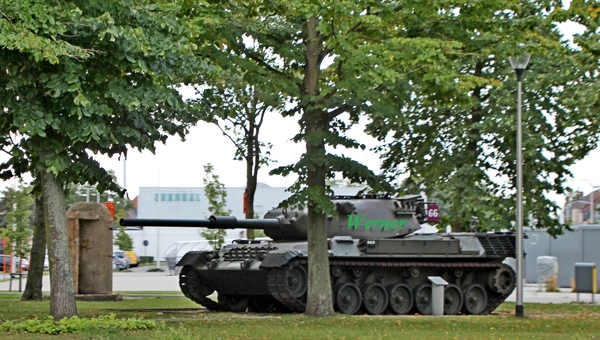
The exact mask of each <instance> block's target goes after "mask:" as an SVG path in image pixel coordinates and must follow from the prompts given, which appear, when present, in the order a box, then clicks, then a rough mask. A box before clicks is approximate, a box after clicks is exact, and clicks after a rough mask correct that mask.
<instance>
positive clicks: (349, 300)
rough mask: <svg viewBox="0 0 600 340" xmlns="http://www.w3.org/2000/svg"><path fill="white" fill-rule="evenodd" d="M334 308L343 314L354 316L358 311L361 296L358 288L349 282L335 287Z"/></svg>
mask: <svg viewBox="0 0 600 340" xmlns="http://www.w3.org/2000/svg"><path fill="white" fill-rule="evenodd" d="M334 292H335V307H336V309H337V310H338V311H340V312H341V313H344V314H350V315H352V314H356V312H358V310H359V309H360V305H361V302H362V294H361V292H360V289H358V287H357V286H356V285H355V284H353V283H350V282H346V283H342V284H340V285H338V286H336V287H335V289H334Z"/></svg>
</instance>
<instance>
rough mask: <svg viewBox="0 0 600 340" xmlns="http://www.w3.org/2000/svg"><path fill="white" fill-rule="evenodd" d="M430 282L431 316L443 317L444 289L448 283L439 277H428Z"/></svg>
mask: <svg viewBox="0 0 600 340" xmlns="http://www.w3.org/2000/svg"><path fill="white" fill-rule="evenodd" d="M427 279H429V281H430V282H431V315H444V287H445V286H447V285H448V282H447V281H446V280H444V279H443V278H441V277H439V276H428V277H427Z"/></svg>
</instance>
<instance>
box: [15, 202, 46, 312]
mask: <svg viewBox="0 0 600 340" xmlns="http://www.w3.org/2000/svg"><path fill="white" fill-rule="evenodd" d="M43 205H44V203H43V199H42V198H41V196H39V195H37V196H35V201H34V210H33V211H34V212H33V240H32V244H31V255H30V257H29V271H28V272H27V283H26V284H25V290H24V291H23V295H22V296H21V301H28V300H35V301H41V300H42V298H43V295H42V279H43V276H44V260H45V258H46V225H45V223H44V207H43Z"/></svg>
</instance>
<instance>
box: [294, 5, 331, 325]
mask: <svg viewBox="0 0 600 340" xmlns="http://www.w3.org/2000/svg"><path fill="white" fill-rule="evenodd" d="M318 22H319V19H318V18H317V17H311V18H310V19H309V20H308V22H307V40H306V42H305V44H306V66H305V69H304V85H305V89H306V93H307V95H308V96H309V97H310V101H309V102H310V103H312V102H314V99H315V97H316V96H317V95H318V84H319V63H320V62H319V55H320V53H321V42H320V37H319V35H318V32H317V24H318ZM302 124H303V125H304V129H305V133H306V136H305V140H306V156H305V157H307V158H308V159H309V160H310V164H309V166H308V169H307V185H308V187H309V189H310V190H311V193H315V191H318V194H319V195H323V196H325V174H326V171H327V169H326V164H325V163H324V159H325V142H324V140H323V138H319V139H315V138H314V137H313V136H315V135H322V134H323V132H326V131H327V130H328V128H329V119H328V117H327V114H326V113H325V112H323V111H322V110H321V109H318V108H314V107H313V106H312V105H311V104H309V105H308V107H307V108H306V109H305V111H304V114H303V117H302ZM311 137H312V138H311ZM313 190H314V191H313ZM307 222H308V227H307V229H308V230H307V234H308V259H309V260H308V293H307V299H306V311H305V314H306V315H311V316H328V315H333V314H334V310H333V304H332V297H331V279H330V277H329V257H328V254H327V225H326V221H325V213H323V212H319V211H317V210H316V209H315V205H314V204H313V203H312V202H310V201H309V202H308V221H307Z"/></svg>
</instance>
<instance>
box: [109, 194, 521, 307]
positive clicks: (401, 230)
mask: <svg viewBox="0 0 600 340" xmlns="http://www.w3.org/2000/svg"><path fill="white" fill-rule="evenodd" d="M332 202H333V203H334V204H335V207H336V210H335V213H334V214H333V215H332V216H328V217H327V237H328V240H327V247H328V254H329V273H323V275H330V277H331V280H332V295H333V297H334V307H335V309H336V311H338V312H341V313H346V314H356V313H368V314H385V313H391V314H408V313H420V314H430V313H431V308H432V306H431V294H432V288H431V283H430V278H432V277H436V278H442V279H443V280H445V281H446V282H447V283H448V284H447V285H446V286H444V287H445V288H444V313H445V314H461V313H462V314H488V313H491V312H492V311H494V310H495V309H496V307H498V306H499V305H500V304H501V303H502V302H504V300H505V299H506V298H507V297H508V296H509V295H510V294H511V293H512V291H513V289H514V287H515V284H516V277H515V272H514V270H513V269H512V267H510V266H509V265H507V264H505V263H504V260H506V259H507V258H514V257H515V254H516V251H515V235H514V234H513V233H478V232H475V231H473V232H470V233H440V232H438V231H437V229H436V228H430V231H429V232H422V231H420V228H421V226H422V225H423V224H424V223H425V222H427V218H426V216H427V215H429V211H428V210H430V209H431V207H430V206H429V205H428V204H426V203H425V202H423V199H422V198H421V197H420V196H418V195H414V196H404V197H391V196H388V195H367V196H356V197H355V196H336V197H332ZM426 205H427V207H426ZM425 211H428V213H427V214H426V213H425ZM121 225H124V226H160V227H168V226H173V227H196V228H198V227H205V228H220V229H233V228H246V229H263V230H264V231H265V234H266V235H267V236H269V237H270V239H271V240H269V241H264V240H236V241H235V242H234V243H233V244H228V245H226V246H224V247H223V248H222V249H216V250H211V251H205V250H204V251H190V252H188V253H186V254H185V255H184V256H183V257H182V258H181V260H179V262H178V263H177V266H178V267H179V268H181V272H180V276H179V285H180V288H181V291H182V292H183V293H184V295H185V296H186V297H188V298H189V299H191V300H193V301H195V302H197V303H198V304H201V305H203V306H205V307H206V308H208V309H211V310H228V311H233V312H243V311H257V312H274V311H277V312H304V309H305V307H306V305H305V302H306V291H307V286H308V275H307V268H308V267H307V265H308V261H309V254H308V244H307V241H306V230H307V215H306V211H304V210H298V209H287V208H276V209H273V210H271V211H269V212H268V213H267V214H266V215H265V218H264V219H258V220H238V219H236V218H235V217H218V216H217V217H214V216H213V217H211V218H209V219H206V220H177V219H173V220H150V219H145V220H141V219H137V220H136V219H122V220H121ZM431 229H433V231H431ZM214 292H216V293H217V296H218V298H216V299H215V298H213V297H214V295H213V293H214Z"/></svg>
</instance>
